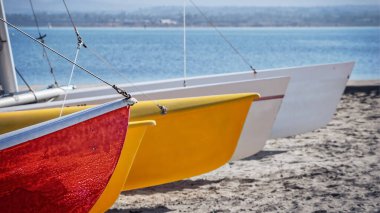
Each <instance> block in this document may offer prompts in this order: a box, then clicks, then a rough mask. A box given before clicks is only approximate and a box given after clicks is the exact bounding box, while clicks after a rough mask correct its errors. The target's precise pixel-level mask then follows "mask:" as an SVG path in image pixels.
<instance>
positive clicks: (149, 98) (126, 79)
mask: <svg viewBox="0 0 380 213" xmlns="http://www.w3.org/2000/svg"><path fill="white" fill-rule="evenodd" d="M87 50H89V51H90V53H92V54H93V55H94V56H95V57H96V58H98V59H99V60H100V61H101V62H103V64H104V65H106V66H107V67H108V69H109V70H111V71H112V72H114V73H116V74H118V75H119V76H120V77H121V78H123V79H124V80H125V81H127V82H128V83H129V84H131V86H132V87H134V88H136V89H137V91H138V92H139V93H141V95H143V96H144V97H145V98H146V100H151V101H153V102H154V103H155V104H156V106H157V107H158V108H159V109H160V110H161V114H167V108H166V107H165V106H163V105H160V104H159V103H158V101H157V100H155V99H154V98H153V97H151V96H150V95H149V94H147V93H145V92H143V89H141V88H140V87H139V86H137V85H136V84H134V83H133V82H132V81H131V80H129V78H128V77H127V76H126V75H125V74H123V73H122V72H121V71H120V70H119V69H118V68H117V67H116V66H114V65H113V64H112V63H111V62H110V61H109V60H107V59H106V58H105V57H104V56H102V55H101V54H100V53H99V51H97V50H96V49H95V48H93V47H87Z"/></svg>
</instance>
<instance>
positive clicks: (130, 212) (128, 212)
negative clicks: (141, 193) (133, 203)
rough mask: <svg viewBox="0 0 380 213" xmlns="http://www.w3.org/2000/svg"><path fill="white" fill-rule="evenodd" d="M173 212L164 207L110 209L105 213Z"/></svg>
mask: <svg viewBox="0 0 380 213" xmlns="http://www.w3.org/2000/svg"><path fill="white" fill-rule="evenodd" d="M170 211H173V210H171V209H168V208H167V207H166V206H156V207H152V208H139V209H110V210H108V211H107V213H151V212H154V213H165V212H170Z"/></svg>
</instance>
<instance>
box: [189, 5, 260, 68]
mask: <svg viewBox="0 0 380 213" xmlns="http://www.w3.org/2000/svg"><path fill="white" fill-rule="evenodd" d="M189 1H190V3H191V4H192V5H193V6H194V7H195V9H197V10H198V12H199V13H200V14H201V15H202V16H203V18H204V19H206V21H207V22H208V24H209V25H210V26H212V27H213V28H214V30H215V31H216V32H217V33H218V34H219V36H220V37H221V38H222V39H223V40H224V41H225V42H226V43H227V44H228V45H229V46H230V47H231V48H232V50H233V51H234V52H235V53H236V54H237V55H238V56H239V57H240V58H241V60H242V61H243V62H244V63H245V64H246V65H247V66H249V68H251V70H252V71H253V73H254V74H256V73H257V71H256V69H255V68H253V66H252V65H251V64H250V63H249V62H248V60H247V59H246V58H245V57H244V56H243V55H242V54H241V53H240V52H239V50H238V49H237V48H236V47H235V46H234V45H232V43H231V42H230V41H229V40H228V39H227V38H226V37H225V36H224V34H223V33H222V32H221V31H220V30H219V29H218V28H217V27H216V26H215V25H214V23H213V22H212V21H211V20H210V19H209V18H208V17H207V16H206V14H205V13H204V12H203V11H202V10H201V9H200V8H199V7H198V6H197V5H196V4H195V3H194V1H193V0H189Z"/></svg>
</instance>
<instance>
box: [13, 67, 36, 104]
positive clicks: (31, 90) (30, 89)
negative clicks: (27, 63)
mask: <svg viewBox="0 0 380 213" xmlns="http://www.w3.org/2000/svg"><path fill="white" fill-rule="evenodd" d="M15 70H16V73H17V75H18V76H19V77H20V78H21V80H22V81H23V82H24V84H25V85H26V87H28V89H29V91H30V92H32V94H33V96H34V99H35V100H36V102H37V101H38V99H37V96H36V94H35V93H34V90H33V89H32V87H31V86H30V85H29V84H28V82H27V81H26V79H25V78H24V76H22V74H21V73H20V71H19V70H18V69H17V67H15Z"/></svg>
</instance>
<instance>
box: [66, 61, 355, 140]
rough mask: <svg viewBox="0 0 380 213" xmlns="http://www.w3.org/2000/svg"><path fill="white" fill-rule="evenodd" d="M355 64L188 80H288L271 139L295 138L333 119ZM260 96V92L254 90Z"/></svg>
mask: <svg viewBox="0 0 380 213" xmlns="http://www.w3.org/2000/svg"><path fill="white" fill-rule="evenodd" d="M354 64H355V63H354V62H345V63H336V64H323V65H313V66H303V67H293V68H283V69H271V70H262V71H259V72H258V73H257V74H253V72H252V71H249V72H236V73H229V74H220V75H210V76H200V77H193V78H189V79H187V81H186V85H187V86H188V87H192V86H199V85H207V84H214V83H221V82H232V81H244V80H249V79H255V80H262V79H265V78H275V77H279V76H289V77H290V78H291V80H290V82H289V86H288V89H287V91H286V93H285V98H284V101H283V103H282V106H281V109H280V111H279V113H278V116H277V118H276V121H275V123H274V125H273V129H272V134H271V138H281V137H288V136H294V135H297V134H301V133H305V132H310V131H313V130H315V129H318V128H320V127H323V126H325V125H326V124H327V123H328V122H329V121H330V120H331V118H332V116H333V115H334V113H335V111H336V107H337V105H338V103H339V101H340V98H341V96H342V94H343V91H344V89H345V87H346V84H347V81H348V79H349V77H350V75H351V72H352V69H353V67H354ZM181 87H183V79H174V80H165V81H155V82H146V83H140V84H136V85H135V86H131V85H124V86H123V88H124V89H126V90H127V91H137V90H139V91H149V90H152V89H155V90H158V89H168V88H181ZM111 92H112V91H111V90H110V89H108V88H107V89H105V88H96V89H85V90H77V91H73V92H72V93H71V94H70V95H69V97H71V98H72V99H75V98H82V97H88V96H89V95H90V94H91V95H92V96H94V95H95V96H96V95H101V96H102V95H107V94H111ZM256 92H258V93H260V94H262V90H258V91H256Z"/></svg>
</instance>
